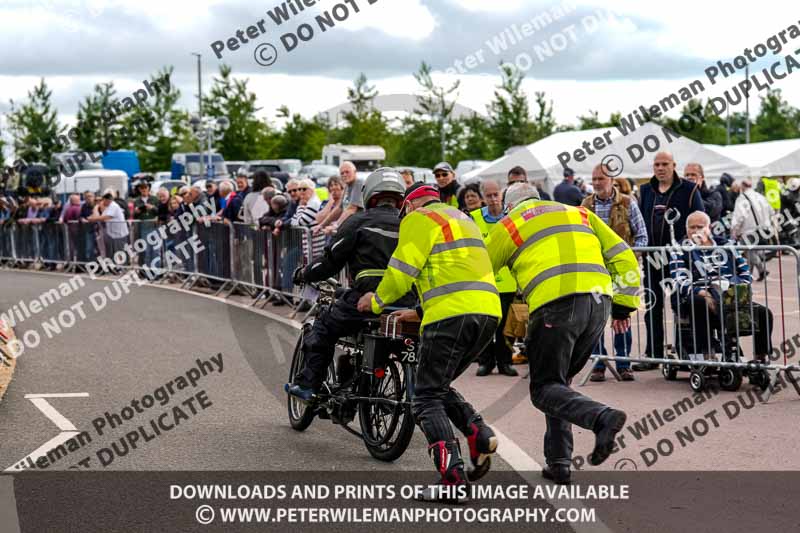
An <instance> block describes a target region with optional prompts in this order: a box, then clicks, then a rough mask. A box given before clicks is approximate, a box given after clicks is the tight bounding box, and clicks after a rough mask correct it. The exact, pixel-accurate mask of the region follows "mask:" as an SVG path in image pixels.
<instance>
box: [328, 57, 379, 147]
mask: <svg viewBox="0 0 800 533" xmlns="http://www.w3.org/2000/svg"><path fill="white" fill-rule="evenodd" d="M377 95H378V91H377V90H375V86H374V85H368V82H367V77H366V76H365V75H364V73H361V74H360V75H359V76H358V77H357V78H356V79H355V81H354V82H353V86H352V87H350V88H348V89H347V101H348V102H350V106H351V109H350V110H349V111H346V112H345V113H344V119H345V120H346V121H347V126H345V127H344V128H342V129H341V130H340V131H339V132H338V134H337V137H339V138H341V139H343V140H346V143H347V144H377V145H380V146H384V144H386V141H387V140H388V138H389V124H388V122H387V121H386V119H385V117H384V116H383V114H382V113H381V112H380V111H378V110H377V109H375V108H374V107H373V101H374V100H375V97H376V96H377Z"/></svg>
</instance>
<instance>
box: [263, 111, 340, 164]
mask: <svg viewBox="0 0 800 533" xmlns="http://www.w3.org/2000/svg"><path fill="white" fill-rule="evenodd" d="M278 117H279V118H282V119H285V120H286V124H285V126H284V127H283V131H282V132H281V135H280V137H279V138H278V140H277V143H276V145H275V149H274V150H275V157H279V158H297V159H301V160H303V161H312V160H314V159H320V158H321V157H322V147H323V146H325V143H326V142H327V138H328V133H327V127H326V124H325V122H324V121H323V120H322V119H320V118H319V117H315V118H314V119H312V120H306V119H304V118H303V117H302V116H301V115H300V114H299V113H294V114H292V113H291V112H290V111H289V108H288V107H286V106H281V107H280V108H278Z"/></svg>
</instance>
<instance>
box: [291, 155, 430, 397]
mask: <svg viewBox="0 0 800 533" xmlns="http://www.w3.org/2000/svg"><path fill="white" fill-rule="evenodd" d="M404 193H405V185H404V183H403V179H402V178H401V177H400V174H399V173H398V172H397V171H395V170H394V169H390V168H381V169H378V170H376V171H375V172H373V173H372V174H370V175H369V177H368V178H367V179H366V181H365V182H364V188H363V190H362V194H363V198H364V206H365V208H366V209H365V210H363V211H360V212H358V213H356V214H355V215H353V216H351V217H350V218H348V219H347V220H346V221H345V222H344V223H343V224H342V226H341V227H340V228H339V231H338V232H337V234H336V237H335V238H334V240H333V241H332V242H331V243H330V244H329V245H328V246H326V247H325V250H324V252H323V254H322V257H320V258H319V259H317V260H316V261H315V262H313V263H311V264H310V265H309V266H308V267H306V269H305V270H304V271H303V270H298V271H297V272H296V273H295V280H294V281H295V283H296V284H300V283H303V282H309V281H321V280H324V279H327V278H329V277H331V276H336V275H337V274H338V273H339V272H340V271H341V270H342V269H343V268H344V267H345V265H347V266H348V267H349V273H350V278H351V280H352V283H351V288H350V289H347V290H346V291H345V292H344V294H343V295H342V296H341V297H339V298H338V299H337V300H336V303H335V304H334V305H333V306H331V308H330V309H329V310H328V312H326V313H324V314H322V315H321V316H319V317H318V318H317V320H316V321H315V322H314V325H313V327H312V328H311V332H310V333H309V334H308V335H307V336H306V337H305V338H304V339H303V352H304V354H305V367H304V368H303V369H302V370H301V371H300V373H298V374H297V376H295V379H294V385H290V386H289V387H288V389H287V390H288V392H289V394H292V395H294V396H297V397H298V398H301V399H303V400H306V401H308V400H310V399H311V398H312V396H313V395H314V393H316V392H317V391H318V390H319V389H320V387H321V386H322V382H323V380H324V379H325V376H326V370H327V368H328V365H330V363H331V361H332V360H333V355H334V346H335V344H336V341H337V340H338V339H339V338H340V337H342V336H345V335H351V334H353V333H355V332H357V331H359V330H360V329H361V328H362V327H363V326H364V322H365V320H366V319H368V318H374V315H372V314H371V313H360V312H359V311H358V309H357V308H356V305H357V304H358V299H359V298H360V297H361V295H362V294H364V293H366V292H374V291H375V289H377V287H378V284H380V282H381V279H382V277H383V271H384V269H386V266H387V265H388V264H389V259H390V258H391V257H392V253H393V252H394V249H395V248H396V247H397V240H398V231H399V228H400V217H399V213H400V211H399V207H400V206H401V205H402V203H403V195H404ZM397 305H400V306H404V307H412V308H413V307H414V306H415V305H416V299H415V298H414V296H413V295H412V294H410V293H409V294H408V295H406V296H405V297H404V298H403V301H401V302H399V303H398V304H397Z"/></svg>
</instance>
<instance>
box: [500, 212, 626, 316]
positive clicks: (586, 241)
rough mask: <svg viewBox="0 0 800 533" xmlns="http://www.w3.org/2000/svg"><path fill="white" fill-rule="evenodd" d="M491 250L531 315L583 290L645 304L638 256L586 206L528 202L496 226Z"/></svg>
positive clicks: (616, 300) (617, 301)
mask: <svg viewBox="0 0 800 533" xmlns="http://www.w3.org/2000/svg"><path fill="white" fill-rule="evenodd" d="M487 248H488V250H489V255H490V257H491V259H492V265H493V267H494V269H495V271H498V270H499V269H500V268H501V267H503V266H509V267H510V268H511V273H512V274H513V275H514V278H515V279H516V280H517V283H518V284H519V287H520V289H521V290H522V295H523V297H524V298H525V300H526V301H527V303H528V311H529V312H530V313H533V311H535V310H536V309H537V308H538V307H541V306H542V305H544V304H546V303H548V302H551V301H553V300H556V299H557V298H561V297H562V296H568V295H570V294H578V293H591V294H605V295H608V296H613V301H614V303H616V304H620V305H624V306H625V307H629V308H632V309H636V308H638V307H639V296H638V291H639V283H640V282H639V264H638V262H637V261H636V256H635V255H634V253H633V251H632V250H631V249H630V247H629V246H628V245H627V244H626V243H625V242H624V241H623V240H622V239H621V238H620V237H619V236H618V235H617V234H616V233H614V231H613V230H612V229H611V228H609V227H608V226H607V225H606V224H605V223H604V222H603V221H602V220H601V219H600V218H599V217H598V216H597V215H595V214H594V213H592V212H591V211H589V210H588V209H586V208H585V207H572V206H567V205H564V204H560V203H558V202H547V201H541V200H528V201H525V202H523V203H521V204H520V205H518V206H517V207H516V208H514V210H513V211H512V212H511V213H509V215H508V216H507V217H505V218H503V219H502V220H501V221H500V223H498V224H496V225H495V227H494V228H492V231H491V233H490V234H489V242H488V244H487ZM612 279H613V283H612Z"/></svg>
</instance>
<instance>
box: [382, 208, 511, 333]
mask: <svg viewBox="0 0 800 533" xmlns="http://www.w3.org/2000/svg"><path fill="white" fill-rule="evenodd" d="M412 284H414V285H416V288H417V292H418V295H419V299H420V304H421V305H422V310H423V317H422V323H421V326H422V327H424V326H425V325H426V324H430V323H433V322H437V321H439V320H443V319H446V318H451V317H454V316H459V315H463V314H470V313H474V314H483V315H489V316H495V317H498V318H499V317H500V316H501V315H502V313H501V310H500V298H499V297H498V294H497V286H496V285H495V281H494V272H493V270H492V264H491V261H490V260H489V254H488V253H487V252H486V247H485V245H484V242H483V239H482V238H481V233H480V230H479V229H478V227H477V226H476V225H475V223H474V222H473V221H472V220H471V219H470V218H469V217H468V216H467V215H465V214H464V213H462V212H461V211H459V210H458V209H455V208H453V207H450V206H448V205H446V204H443V203H440V202H432V203H430V204H428V205H426V206H425V207H423V208H420V209H416V210H415V211H413V212H412V213H410V214H409V215H407V216H406V217H405V218H404V219H403V221H402V222H401V224H400V241H399V242H398V244H397V248H396V249H395V251H394V254H393V255H392V258H391V259H390V260H389V266H388V268H387V269H386V273H385V275H384V277H383V280H382V281H381V283H380V285H379V286H378V289H377V291H376V293H375V296H374V297H373V299H372V311H373V313H375V314H379V313H380V312H381V310H382V309H383V308H384V307H385V306H387V305H389V304H391V303H392V302H394V301H396V300H397V299H398V298H400V297H401V296H402V295H403V294H405V293H406V292H408V290H409V289H410V288H411V285H412Z"/></svg>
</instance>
